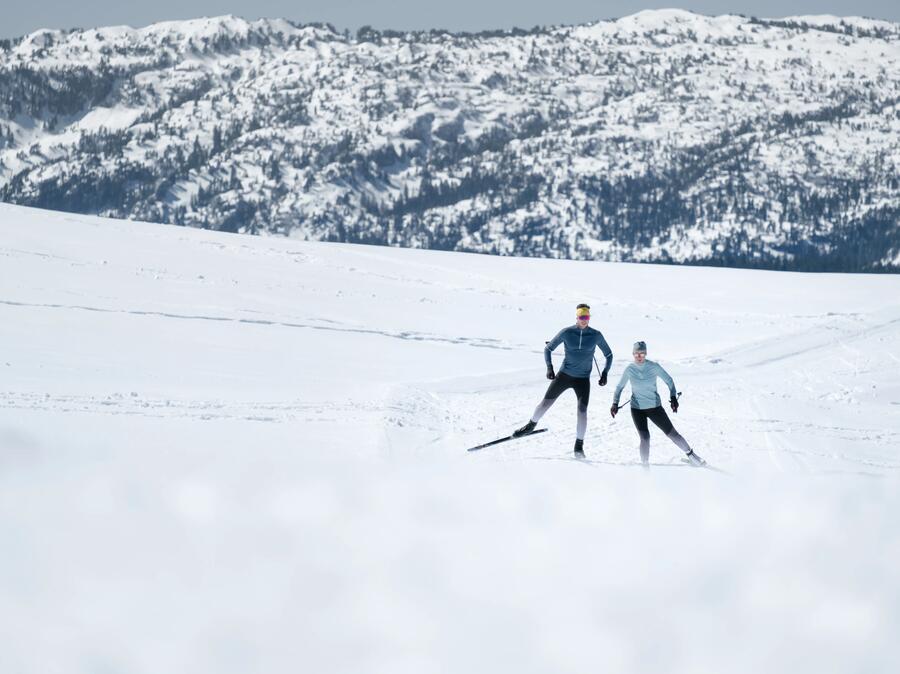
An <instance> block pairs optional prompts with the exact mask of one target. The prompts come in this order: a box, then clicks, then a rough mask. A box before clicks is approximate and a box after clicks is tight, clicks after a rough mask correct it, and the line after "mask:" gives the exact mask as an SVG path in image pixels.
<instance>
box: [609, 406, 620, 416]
mask: <svg viewBox="0 0 900 674" xmlns="http://www.w3.org/2000/svg"><path fill="white" fill-rule="evenodd" d="M618 411H619V406H618V405H616V404H615V403H613V404H612V407H610V408H609V413H610V414H611V415H612V418H613V419H615V418H616V413H618Z"/></svg>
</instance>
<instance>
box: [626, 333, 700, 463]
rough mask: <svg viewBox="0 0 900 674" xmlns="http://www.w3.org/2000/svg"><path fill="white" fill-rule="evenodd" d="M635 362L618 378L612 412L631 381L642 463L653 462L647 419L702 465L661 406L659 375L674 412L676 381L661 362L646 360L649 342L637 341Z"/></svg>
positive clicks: (632, 403) (676, 407)
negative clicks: (665, 386)
mask: <svg viewBox="0 0 900 674" xmlns="http://www.w3.org/2000/svg"><path fill="white" fill-rule="evenodd" d="M632 353H633V355H634V362H633V363H629V365H628V367H626V368H625V372H623V373H622V379H620V380H619V384H618V386H616V391H615V393H614V394H613V404H612V407H610V408H609V413H610V414H611V415H612V416H613V417H615V416H616V413H617V412H618V411H619V396H621V395H622V389H624V388H625V384H626V383H631V418H632V419H633V420H634V426H635V428H637V432H638V435H639V436H640V438H641V463H642V464H644V466H648V465H649V462H650V429H649V428H648V427H647V419H649V420H650V421H652V422H653V423H654V424H656V425H657V426H658V427H659V428H660V430H662V432H663V433H665V434H666V437H667V438H669V440H671V441H672V442H674V443H675V444H676V445H678V447H679V448H681V449H682V450H683V451H684V453H685V455H686V456H687V458H688V461H690V462H691V463H692V464H693V465H695V466H702V465H703V464H704V463H706V462H705V461H704V460H703V459H701V458H700V457H699V456H698V455H697V453H696V452H695V451H694V450H692V449H691V448H690V445H688V443H687V441H686V440H685V439H684V438H683V437H681V435H680V434H679V433H678V431H676V430H675V427H674V426H672V422H671V421H669V416H668V415H667V414H666V411H665V410H664V409H663V407H662V402H661V401H660V399H659V393H657V391H656V378H657V377H659V378H660V379H662V380H663V381H664V382H665V383H666V385H667V386H668V387H669V395H670V398H669V404H670V405H671V406H672V412H673V413H675V414H677V413H678V394H677V393H676V392H675V382H674V381H672V377H670V376H669V373H668V372H666V371H665V370H664V369H663V368H662V366H660V365H659V363H654V362H653V361H652V360H647V343H646V342H635V343H634V348H633V349H632Z"/></svg>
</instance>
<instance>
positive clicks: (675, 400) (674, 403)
mask: <svg viewBox="0 0 900 674" xmlns="http://www.w3.org/2000/svg"><path fill="white" fill-rule="evenodd" d="M669 404H670V405H671V406H672V412H674V413H675V414H678V396H672V397H671V398H669Z"/></svg>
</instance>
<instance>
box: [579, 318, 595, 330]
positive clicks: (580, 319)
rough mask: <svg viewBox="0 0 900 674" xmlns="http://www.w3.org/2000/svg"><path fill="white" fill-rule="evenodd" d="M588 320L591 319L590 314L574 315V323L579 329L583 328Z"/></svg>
mask: <svg viewBox="0 0 900 674" xmlns="http://www.w3.org/2000/svg"><path fill="white" fill-rule="evenodd" d="M590 320H591V317H590V316H576V317H575V325H577V326H578V329H579V330H584V329H585V328H586V327H587V326H588V323H589V322H590Z"/></svg>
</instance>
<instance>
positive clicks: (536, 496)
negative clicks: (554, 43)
mask: <svg viewBox="0 0 900 674" xmlns="http://www.w3.org/2000/svg"><path fill="white" fill-rule="evenodd" d="M898 287H900V277H898V276H895V275H885V274H880V275H874V274H852V275H851V274H783V273H776V272H768V271H758V270H745V269H708V268H695V267H689V266H684V267H672V266H663V265H647V264H643V265H636V264H618V263H606V262H581V261H568V260H547V259H526V258H518V257H496V256H487V255H468V254H463V253H449V252H444V251H431V250H403V249H392V248H384V247H373V246H358V245H346V244H331V243H321V242H307V241H294V240H290V239H285V238H282V237H236V236H231V235H227V234H224V233H220V232H210V231H201V230H196V229H186V228H179V227H171V226H164V225H149V224H146V223H135V222H121V221H113V220H103V219H99V218H94V217H89V216H83V215H73V214H68V213H54V212H44V211H40V210H35V209H27V208H22V207H19V206H11V205H8V204H0V537H2V541H3V544H2V545H3V548H2V554H0V598H2V601H0V645H2V648H0V670H2V671H3V672H4V674H5V673H6V672H14V673H15V674H46V673H48V672H66V673H70V672H71V673H75V674H96V673H97V672H116V673H118V674H145V673H147V672H154V673H155V672H191V673H192V674H246V673H247V672H266V673H274V674H282V673H285V674H287V673H292V674H293V673H296V672H297V671H298V670H299V671H311V672H329V673H331V672H335V673H340V674H344V673H346V674H357V673H360V672H366V673H369V672H377V673H379V674H381V673H384V674H396V673H397V672H414V673H416V674H419V673H422V672H479V673H480V672H504V673H505V672H515V673H516V674H520V673H524V674H546V673H547V672H554V673H555V672H564V673H569V672H573V673H574V672H633V673H635V674H659V673H660V672H666V673H668V674H696V673H697V672H704V673H705V672H728V673H729V674H759V673H760V672H766V673H767V674H821V673H822V672H840V673H841V674H845V673H852V674H864V673H865V674H870V673H873V672H878V673H881V672H894V671H898V669H900V649H898V648H897V634H898V631H900V574H898V573H897V569H898V566H900V518H898V517H897V513H898V512H900V302H898V298H900V292H898ZM610 288H614V289H615V293H610V292H609V291H610ZM582 301H586V302H589V303H590V304H591V305H592V307H593V314H594V316H593V318H592V324H593V325H594V326H595V327H596V328H598V329H600V330H602V331H603V333H604V335H605V336H606V338H607V339H608V341H609V343H610V345H611V347H612V349H613V352H614V363H613V367H612V372H611V377H610V382H611V383H610V385H608V386H606V387H604V388H601V387H599V386H597V385H596V375H595V376H594V378H593V380H592V386H591V389H592V392H591V402H590V407H589V412H588V432H587V437H586V452H587V460H586V461H583V462H582V461H576V460H574V459H573V458H572V444H573V439H574V433H575V397H574V396H573V395H572V394H571V393H566V394H564V395H563V397H561V398H560V400H559V401H558V402H557V404H556V405H555V406H554V407H553V408H552V409H551V410H550V412H548V413H547V415H546V416H545V417H544V419H543V420H542V425H546V426H547V428H548V429H549V430H548V431H547V432H546V433H543V434H541V435H538V436H534V437H532V438H527V439H523V440H520V441H516V442H514V443H508V444H504V445H498V446H495V447H493V448H491V449H490V450H489V451H488V450H485V451H482V452H472V453H469V452H466V451H465V450H466V448H467V447H470V446H472V445H474V444H476V443H480V442H484V441H486V440H489V439H491V438H494V437H497V436H499V435H505V434H506V433H508V432H509V431H510V430H512V429H513V428H515V427H517V426H519V425H520V424H521V423H523V422H524V421H525V419H526V418H527V417H528V415H529V414H530V413H531V410H533V409H534V406H535V405H536V404H537V402H538V400H539V399H540V397H541V396H542V394H543V392H544V391H545V390H546V385H547V381H546V379H544V360H543V353H542V349H543V346H544V340H546V339H548V338H550V337H551V336H552V335H553V334H554V333H555V332H556V331H557V330H558V329H559V328H561V327H563V326H564V325H568V324H571V322H572V320H573V316H572V314H573V310H574V306H575V304H576V303H578V302H582ZM636 339H644V340H646V341H647V342H648V344H649V347H650V356H651V358H652V359H653V360H655V361H658V362H660V363H661V364H662V365H663V366H664V367H666V369H667V370H668V371H669V372H670V373H671V374H672V375H673V377H674V378H675V382H676V384H677V386H678V389H679V390H680V391H683V393H684V395H683V396H682V398H681V401H682V405H681V409H680V410H679V412H678V414H672V415H670V416H671V417H672V420H673V422H674V423H675V425H676V427H677V428H678V430H679V431H680V432H681V433H682V434H683V435H684V437H685V438H687V439H688V441H689V442H690V443H691V444H692V445H693V446H694V447H695V448H696V450H697V451H698V452H699V453H701V454H702V455H703V456H704V457H705V458H707V459H708V460H709V461H710V462H711V464H712V465H715V466H716V467H718V468H721V469H724V470H726V471H728V474H722V473H716V472H714V471H711V470H703V469H693V468H689V467H687V466H685V465H684V464H683V463H681V461H680V460H679V456H680V450H678V449H677V448H676V447H675V446H674V445H673V444H672V443H670V442H668V440H667V439H666V438H665V437H664V436H663V435H662V433H660V432H659V431H658V430H657V429H656V428H655V427H653V426H651V447H650V452H651V454H650V458H651V462H652V465H651V466H650V468H649V470H646V471H645V470H643V469H642V468H641V466H640V464H639V461H638V449H637V435H636V433H635V430H634V427H633V425H632V421H631V418H630V416H629V415H628V414H627V410H623V411H622V412H621V413H620V414H619V415H618V416H617V417H616V418H615V419H612V418H610V415H609V412H608V409H609V405H610V403H611V400H612V390H611V389H612V386H613V385H614V384H615V383H616V382H617V381H618V378H619V376H620V375H621V373H622V371H623V369H624V367H625V366H626V364H627V363H628V362H629V360H630V358H629V356H630V354H629V351H630V346H631V344H632V343H633V342H634V341H635V340H636ZM556 357H557V362H559V359H560V357H561V354H560V353H557V354H556ZM660 390H661V392H662V393H664V387H662V386H660ZM626 395H627V393H626Z"/></svg>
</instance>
